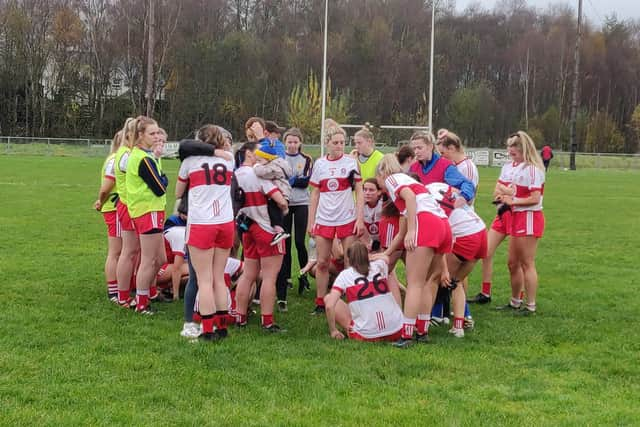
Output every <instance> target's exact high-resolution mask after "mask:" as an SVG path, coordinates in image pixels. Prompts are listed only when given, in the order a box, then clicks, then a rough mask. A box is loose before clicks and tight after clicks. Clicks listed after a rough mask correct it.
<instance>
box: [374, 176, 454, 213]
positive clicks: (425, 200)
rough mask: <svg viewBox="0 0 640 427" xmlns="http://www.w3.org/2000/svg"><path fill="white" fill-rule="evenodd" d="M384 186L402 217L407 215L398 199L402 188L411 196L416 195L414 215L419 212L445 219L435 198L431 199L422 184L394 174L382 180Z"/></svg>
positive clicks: (400, 200)
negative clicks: (411, 194) (408, 190)
mask: <svg viewBox="0 0 640 427" xmlns="http://www.w3.org/2000/svg"><path fill="white" fill-rule="evenodd" d="M384 184H385V186H386V187H387V192H388V193H389V196H390V197H391V200H392V201H393V203H394V204H395V205H396V207H397V208H398V210H399V211H400V213H401V214H402V215H405V216H406V214H407V207H406V203H405V201H404V200H403V199H402V198H401V197H400V191H402V189H404V188H409V189H410V190H411V191H412V192H413V194H415V195H416V214H418V213H420V212H429V213H431V214H433V215H435V216H438V217H440V218H446V217H447V215H446V214H445V213H444V211H443V210H442V208H440V205H438V202H437V201H436V199H435V197H433V196H432V195H431V194H429V192H428V191H427V188H426V187H425V186H424V184H422V183H420V182H418V181H416V180H415V179H413V178H411V177H410V176H409V175H407V174H404V173H394V174H393V175H390V176H388V177H387V179H385V180H384Z"/></svg>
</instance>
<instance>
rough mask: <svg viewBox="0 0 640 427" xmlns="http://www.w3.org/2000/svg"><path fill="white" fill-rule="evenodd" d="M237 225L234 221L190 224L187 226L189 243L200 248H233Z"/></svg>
mask: <svg viewBox="0 0 640 427" xmlns="http://www.w3.org/2000/svg"><path fill="white" fill-rule="evenodd" d="M235 230H236V227H235V222H234V221H229V222H226V223H224V224H189V225H188V226H187V236H186V240H187V245H189V246H194V247H196V248H198V249H211V248H221V249H231V247H232V246H233V234H234V233H235Z"/></svg>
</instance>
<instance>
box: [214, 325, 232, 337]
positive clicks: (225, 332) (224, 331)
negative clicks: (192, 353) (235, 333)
mask: <svg viewBox="0 0 640 427" xmlns="http://www.w3.org/2000/svg"><path fill="white" fill-rule="evenodd" d="M213 333H214V334H216V335H218V336H219V337H220V339H223V338H226V337H228V336H229V331H228V330H227V328H224V329H216V330H215V331H214V332H213Z"/></svg>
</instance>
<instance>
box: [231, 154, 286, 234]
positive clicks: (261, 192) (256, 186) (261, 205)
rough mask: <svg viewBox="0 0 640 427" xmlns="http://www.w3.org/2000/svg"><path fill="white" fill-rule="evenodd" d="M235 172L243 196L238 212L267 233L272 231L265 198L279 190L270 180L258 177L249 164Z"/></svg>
mask: <svg viewBox="0 0 640 427" xmlns="http://www.w3.org/2000/svg"><path fill="white" fill-rule="evenodd" d="M235 174H236V179H237V180H238V187H240V188H242V190H243V191H244V197H245V200H244V206H243V207H242V208H241V209H240V213H243V214H245V215H246V216H248V217H249V218H251V219H252V220H254V221H255V222H256V223H257V224H258V225H259V226H260V228H262V229H263V230H264V231H266V232H267V233H273V232H274V230H273V227H271V221H269V211H268V210H267V198H268V197H269V196H271V195H272V194H273V193H275V192H277V191H280V190H278V187H276V186H275V184H274V183H273V182H272V181H267V180H266V179H262V178H258V176H257V175H256V173H255V171H254V170H253V168H252V167H251V166H241V167H240V168H238V169H236V171H235Z"/></svg>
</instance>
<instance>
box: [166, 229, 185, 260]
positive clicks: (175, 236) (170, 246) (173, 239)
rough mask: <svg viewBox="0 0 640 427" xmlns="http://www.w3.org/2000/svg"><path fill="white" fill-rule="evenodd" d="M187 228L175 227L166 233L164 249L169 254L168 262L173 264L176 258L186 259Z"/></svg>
mask: <svg viewBox="0 0 640 427" xmlns="http://www.w3.org/2000/svg"><path fill="white" fill-rule="evenodd" d="M186 230H187V227H184V226H181V225H174V226H173V227H171V228H170V229H168V230H167V231H165V232H164V248H165V252H166V254H167V262H169V263H171V264H173V260H174V258H175V257H176V256H181V257H183V258H184V254H185V253H186V240H185V233H186Z"/></svg>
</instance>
